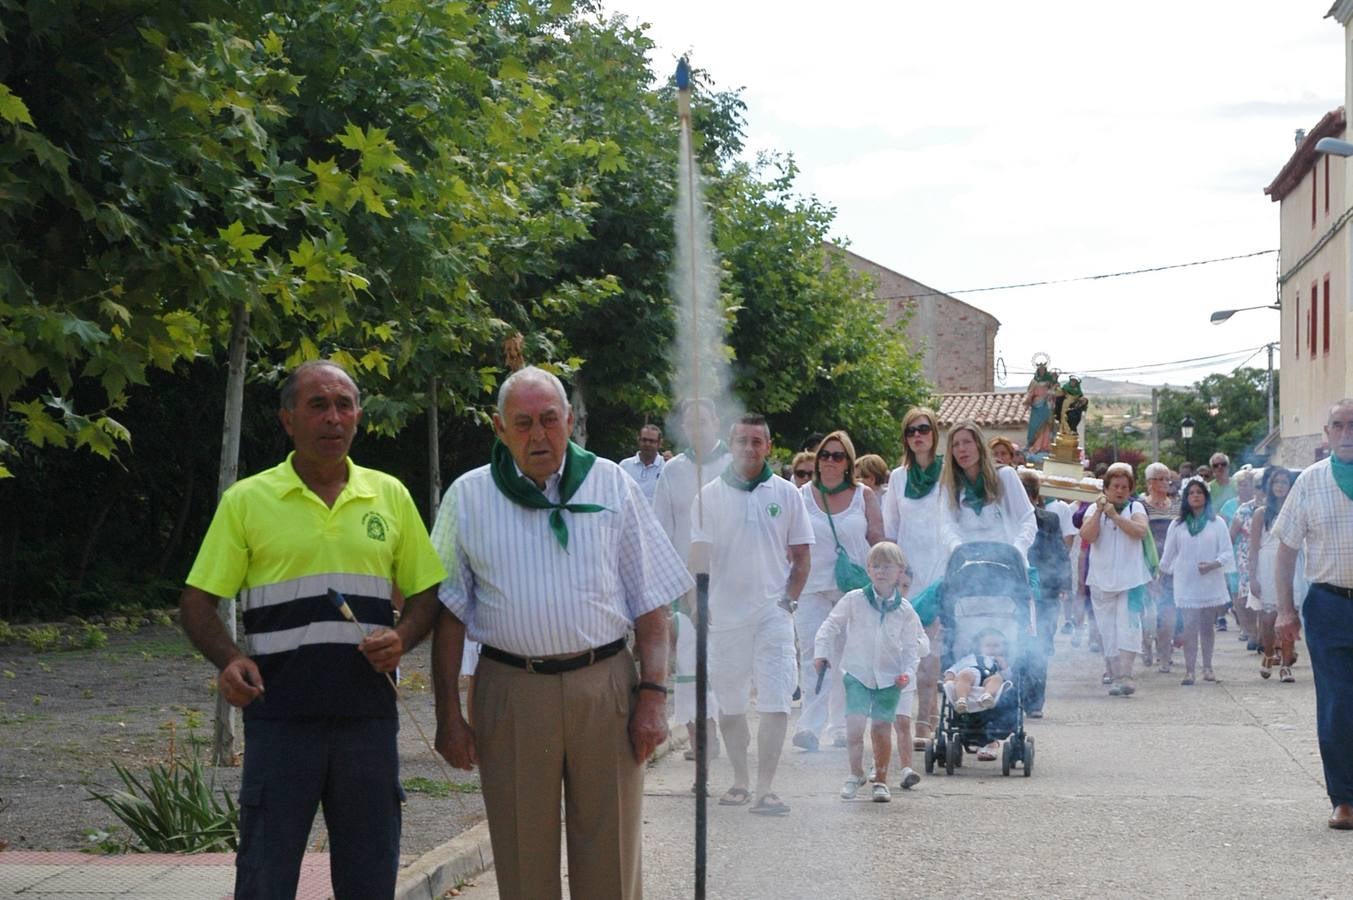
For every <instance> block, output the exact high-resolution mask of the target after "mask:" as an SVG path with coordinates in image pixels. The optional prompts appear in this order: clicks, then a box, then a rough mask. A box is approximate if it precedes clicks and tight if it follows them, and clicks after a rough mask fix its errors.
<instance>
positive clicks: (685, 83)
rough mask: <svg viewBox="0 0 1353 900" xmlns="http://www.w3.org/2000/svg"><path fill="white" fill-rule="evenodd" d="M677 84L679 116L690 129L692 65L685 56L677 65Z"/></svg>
mask: <svg viewBox="0 0 1353 900" xmlns="http://www.w3.org/2000/svg"><path fill="white" fill-rule="evenodd" d="M676 83H677V116H678V118H680V120H681V122H682V123H683V124H684V125H685V126H686V127H687V128H689V127H690V122H691V64H690V62H689V61H687V59H686V57H684V56H683V57H681V61H680V62H678V63H677V70H676Z"/></svg>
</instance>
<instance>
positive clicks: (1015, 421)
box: [938, 391, 1029, 428]
mask: <svg viewBox="0 0 1353 900" xmlns="http://www.w3.org/2000/svg"><path fill="white" fill-rule="evenodd" d="M938 412H939V414H940V427H941V428H947V427H949V426H950V425H953V424H954V423H955V422H959V421H962V420H963V419H972V420H973V421H974V422H976V423H977V424H978V425H981V426H983V427H984V428H986V427H991V428H1012V427H1014V426H1016V425H1027V424H1029V410H1028V409H1026V408H1025V406H1024V392H1023V391H999V392H983V393H980V394H940V408H939V410H938Z"/></svg>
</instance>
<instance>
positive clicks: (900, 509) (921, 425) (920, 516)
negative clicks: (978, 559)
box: [883, 406, 949, 765]
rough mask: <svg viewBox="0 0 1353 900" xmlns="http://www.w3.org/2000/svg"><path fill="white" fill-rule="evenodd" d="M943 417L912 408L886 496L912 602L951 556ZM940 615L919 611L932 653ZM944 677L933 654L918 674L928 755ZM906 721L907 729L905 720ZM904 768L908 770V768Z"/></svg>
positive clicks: (888, 525) (919, 717)
mask: <svg viewBox="0 0 1353 900" xmlns="http://www.w3.org/2000/svg"><path fill="white" fill-rule="evenodd" d="M938 422H939V417H938V416H937V415H935V411H934V410H932V409H929V408H927V407H924V406H913V407H912V408H911V409H909V410H907V414H906V415H905V416H903V417H902V444H903V457H902V459H903V462H902V465H900V466H898V467H897V468H896V469H894V470H893V473H892V475H890V476H889V477H888V484H889V485H890V489H889V491H888V493H886V494H884V495H883V533H884V535H885V536H886V537H887V539H888V540H890V541H892V542H893V543H894V544H897V546H899V547H901V548H902V553H903V554H904V555H905V556H906V557H907V564H908V565H909V566H911V591H910V598H911V599H913V600H914V599H915V598H916V596H917V595H918V594H920V593H921V592H922V591H924V590H925V589H926V588H928V587H930V586H931V585H932V584H934V583H935V582H937V581H939V580H940V579H942V578H943V577H944V564H945V563H946V562H947V561H948V558H949V552H948V548H947V547H946V546H945V544H944V541H943V539H942V536H941V534H940V528H939V522H940V491H939V482H940V471H941V468H942V466H943V461H942V460H941V459H940V457H939V443H940V429H939V424H938ZM937 612H938V610H936V609H935V608H933V607H924V608H920V609H917V610H916V614H917V615H918V616H920V617H921V624H922V625H924V626H925V629H926V635H927V637H928V638H929V640H930V646H931V647H939V646H940V645H939V630H940V619H939V616H938V615H936V613H937ZM939 677H940V654H939V652H938V651H936V652H932V653H931V654H930V655H929V656H926V657H923V658H922V659H921V663H920V665H919V666H917V668H916V742H915V744H913V745H912V746H913V748H914V749H916V750H924V749H925V742H926V741H927V740H929V739H930V738H931V737H932V736H933V735H934V733H935V724H936V722H935V705H936V703H937V702H938V701H937V698H938V697H939V694H937V693H936V690H935V684H936V682H938V681H939ZM902 712H904V710H903V709H902V708H901V707H900V706H899V707H898V713H899V715H898V723H897V731H898V734H897V746H898V748H899V751H900V749H901V748H902V746H904V743H905V742H907V741H910V740H911V738H910V737H908V736H906V735H904V734H903V733H902V731H903V729H904V728H906V729H907V730H910V727H909V726H910V721H911V720H910V718H909V717H910V714H911V710H910V709H907V710H905V712H906V713H907V716H903V715H900V713H902ZM904 718H906V719H907V721H906V722H905V723H904V722H902V719H904ZM904 765H905V764H904Z"/></svg>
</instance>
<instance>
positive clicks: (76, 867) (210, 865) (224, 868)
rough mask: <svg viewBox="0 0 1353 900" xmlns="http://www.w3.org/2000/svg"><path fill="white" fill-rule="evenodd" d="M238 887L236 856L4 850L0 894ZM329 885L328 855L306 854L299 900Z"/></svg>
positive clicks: (205, 893)
mask: <svg viewBox="0 0 1353 900" xmlns="http://www.w3.org/2000/svg"><path fill="white" fill-rule="evenodd" d="M234 886H235V854H233V853H200V854H196V855H193V856H177V855H174V854H168V853H129V854H125V855H122V856H93V855H90V854H87V853H42V852H37V851H30V850H15V851H7V852H4V853H0V897H16V898H22V897H32V898H45V900H57V898H62V900H65V898H75V897H82V898H86V900H89V898H98V897H146V898H159V897H165V898H170V897H173V898H179V900H188V898H203V900H206V898H211V900H218V898H225V897H230V896H231V892H232V890H233V888H234ZM332 894H333V891H332V889H331V888H330V887H329V854H327V853H307V854H306V855H305V861H304V862H303V863H301V881H300V885H299V887H298V889H297V892H296V897H297V900H324V898H326V897H329V896H331V895H332Z"/></svg>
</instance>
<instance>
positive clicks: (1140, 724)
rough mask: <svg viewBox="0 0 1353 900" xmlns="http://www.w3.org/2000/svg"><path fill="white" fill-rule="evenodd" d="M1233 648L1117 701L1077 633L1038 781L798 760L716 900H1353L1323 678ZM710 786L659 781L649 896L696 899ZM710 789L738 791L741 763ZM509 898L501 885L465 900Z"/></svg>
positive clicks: (720, 822)
mask: <svg viewBox="0 0 1353 900" xmlns="http://www.w3.org/2000/svg"><path fill="white" fill-rule="evenodd" d="M1217 638H1218V639H1217V657H1216V670H1217V675H1218V677H1219V678H1220V679H1221V682H1220V683H1219V684H1203V683H1201V682H1200V683H1199V684H1198V685H1196V686H1193V687H1183V686H1181V685H1180V684H1179V680H1180V677H1181V671H1182V667H1181V666H1180V665H1179V664H1178V662H1176V666H1175V674H1173V675H1162V674H1159V673H1156V672H1154V671H1152V672H1150V673H1146V674H1141V675H1140V676H1139V678H1138V691H1137V694H1136V695H1135V696H1133V697H1130V698H1116V697H1108V696H1106V695H1105V689H1104V688H1103V687H1102V686H1101V685H1100V684H1099V678H1098V676H1099V673H1100V671H1101V667H1100V665H1099V662H1098V660H1097V659H1096V658H1094V657H1092V656H1091V655H1090V654H1089V653H1088V652H1087V651H1085V650H1084V649H1080V650H1075V649H1071V648H1070V647H1069V646H1068V645H1067V643H1066V638H1065V637H1062V636H1059V638H1058V653H1057V656H1056V657H1055V658H1054V660H1053V666H1052V672H1051V678H1050V680H1051V686H1050V690H1049V699H1048V704H1047V714H1048V715H1047V718H1045V719H1043V720H1042V721H1030V722H1029V723H1028V730H1029V733H1030V734H1031V735H1034V736H1035V737H1036V738H1037V741H1036V744H1037V756H1036V762H1035V766H1034V773H1033V776H1032V777H1030V778H1023V777H1020V775H1019V773H1018V771H1016V773H1015V774H1012V776H1011V777H1009V778H1006V777H1002V776H1001V772H1000V764H999V763H978V762H976V761H975V760H972V759H971V758H969V759H968V761H967V762H966V763H965V765H964V767H963V768H962V769H960V770H959V771H958V772H957V773H956V774H955V775H954V776H953V777H946V776H944V775H943V774H942V773H941V772H939V770H937V774H936V775H934V776H931V777H924V778H923V780H922V781H921V784H920V785H918V786H917V787H916V788H915V789H914V790H912V791H905V792H904V791H901V790H898V789H897V787H896V784H894V785H893V788H894V789H893V801H892V802H891V803H888V804H876V803H872V802H869V801H868V800H857V801H852V802H845V801H842V800H841V799H839V797H838V795H837V791H838V790H839V788H840V784H841V782H842V780H843V779H844V778H845V776H846V774H847V765H846V758H845V751H844V750H836V749H825V750H823V751H821V752H818V753H812V754H808V753H802V752H800V751H798V750H794V749H789V750H787V752H786V754H785V757H784V759H783V760H782V763H781V774H780V776H779V778H778V779H777V784H776V788H777V791H778V793H779V794H780V796H781V797H782V798H783V799H784V800H785V801H786V802H787V803H789V804H790V805H791V807H792V811H791V813H790V814H789V815H788V816H786V817H784V818H781V819H776V818H770V819H767V818H763V817H760V816H754V815H750V814H748V812H747V810H746V808H745V807H744V808H738V809H732V808H721V807H719V806H718V805H716V804H715V803H714V802H713V800H711V802H710V821H709V835H710V840H709V875H708V896H710V897H719V898H749V900H750V898H771V897H776V898H778V897H796V896H804V897H809V896H835V897H850V898H861V900H863V898H894V897H902V896H906V895H914V894H918V893H919V894H921V895H926V894H928V895H933V896H941V897H989V896H990V897H995V896H1000V897H1011V896H1015V897H1143V896H1149V897H1213V896H1226V897H1241V896H1262V897H1264V898H1280V897H1294V898H1295V897H1301V898H1312V897H1353V833H1349V832H1335V831H1331V830H1330V829H1328V828H1327V827H1326V826H1325V819H1326V817H1327V816H1328V814H1329V803H1328V800H1327V798H1326V796H1325V793H1324V789H1323V779H1322V775H1321V769H1320V758H1319V755H1318V752H1317V749H1316V740H1315V699H1314V688H1313V687H1312V684H1311V674H1310V670H1309V668H1307V666H1306V664H1305V661H1304V660H1303V661H1302V662H1300V663H1299V664H1298V666H1297V669H1296V674H1297V678H1298V682H1297V683H1296V684H1280V683H1279V682H1278V679H1277V677H1276V673H1275V676H1274V678H1273V679H1271V680H1270V681H1262V680H1261V679H1260V678H1259V674H1258V657H1257V655H1255V654H1252V653H1247V652H1245V650H1244V646H1243V645H1241V644H1239V643H1238V642H1237V641H1236V639H1235V632H1234V631H1232V632H1229V633H1228V634H1221V635H1218V636H1217ZM1299 652H1302V653H1303V654H1304V645H1299ZM1179 658H1180V657H1178V656H1176V660H1178V659H1179ZM792 730H793V729H792V723H791V733H792ZM1350 752H1353V749H1351V750H1350ZM916 768H917V769H918V770H920V765H919V764H918V765H917V766H916ZM891 777H893V780H894V782H895V781H896V775H895V773H894V774H893V775H892V776H891ZM693 778H694V763H690V762H685V761H683V760H682V758H681V754H680V753H675V754H672V755H671V756H669V757H667V758H666V759H664V760H662V761H661V762H660V763H658V764H657V765H656V766H655V767H654V768H653V769H651V770H650V772H649V778H648V784H647V798H646V801H645V826H644V841H645V846H644V883H645V895H646V896H647V897H649V898H678V897H681V898H684V897H690V896H692V885H693V875H692V868H693V851H692V835H693V816H694V813H693V808H694V804H693V800H692V797H691V794H690V787H691V783H692V780H693ZM712 781H713V783H712V785H711V787H712V788H713V789H715V791H716V793H717V792H719V791H721V790H722V789H723V788H725V787H727V785H728V784H729V783H731V770H730V769H729V767H728V765H727V763H726V761H725V760H722V759H720V760H718V761H716V762H715V764H714V767H713V776H712ZM863 795H864V792H862V796H863ZM495 885H496V882H495V879H494V877H493V873H492V872H490V873H486V874H485V876H483V877H482V878H480V879H478V881H477V884H476V885H475V886H474V887H471V888H469V889H468V890H467V891H466V893H465V896H467V897H470V898H474V900H478V898H484V897H490V896H493V895H494V894H495V893H496V890H495Z"/></svg>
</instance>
